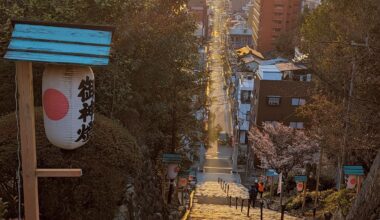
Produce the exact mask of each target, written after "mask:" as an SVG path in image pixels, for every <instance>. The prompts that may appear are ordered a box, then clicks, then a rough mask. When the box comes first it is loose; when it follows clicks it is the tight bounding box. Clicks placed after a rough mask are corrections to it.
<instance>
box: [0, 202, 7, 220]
mask: <svg viewBox="0 0 380 220" xmlns="http://www.w3.org/2000/svg"><path fill="white" fill-rule="evenodd" d="M7 205H8V204H7V203H6V202H3V199H2V198H0V220H3V219H5V214H7Z"/></svg>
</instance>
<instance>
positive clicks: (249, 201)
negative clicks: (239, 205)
mask: <svg viewBox="0 0 380 220" xmlns="http://www.w3.org/2000/svg"><path fill="white" fill-rule="evenodd" d="M250 207H251V199H248V206H247V208H248V210H247V217H249V209H250Z"/></svg>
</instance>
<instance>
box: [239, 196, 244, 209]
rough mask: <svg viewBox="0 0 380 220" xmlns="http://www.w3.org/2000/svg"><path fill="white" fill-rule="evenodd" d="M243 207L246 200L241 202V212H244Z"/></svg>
mask: <svg viewBox="0 0 380 220" xmlns="http://www.w3.org/2000/svg"><path fill="white" fill-rule="evenodd" d="M243 206H244V199H242V200H241V208H240V212H243Z"/></svg>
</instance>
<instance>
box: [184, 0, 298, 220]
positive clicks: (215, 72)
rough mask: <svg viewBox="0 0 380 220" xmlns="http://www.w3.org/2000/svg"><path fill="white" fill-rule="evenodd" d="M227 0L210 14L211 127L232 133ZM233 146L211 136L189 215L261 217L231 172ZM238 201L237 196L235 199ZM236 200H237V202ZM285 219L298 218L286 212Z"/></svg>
mask: <svg viewBox="0 0 380 220" xmlns="http://www.w3.org/2000/svg"><path fill="white" fill-rule="evenodd" d="M224 4H225V1H224V0H218V1H211V2H210V5H209V7H210V9H211V11H212V13H211V14H212V16H211V18H210V23H211V24H212V28H211V39H210V43H209V51H210V53H209V56H208V67H209V70H210V71H211V76H210V84H209V88H208V90H209V93H208V95H209V98H210V100H211V106H210V109H209V110H210V122H209V128H210V129H209V130H213V129H215V128H216V127H220V128H221V132H223V133H227V134H228V135H229V136H232V135H233V125H232V115H231V103H230V101H229V98H228V94H227V90H226V89H225V88H226V83H225V80H224V69H223V66H224V59H223V55H224V50H225V49H227V48H225V37H226V36H225V35H226V22H227V13H226V12H225V5H224ZM232 155H233V148H232V147H230V146H225V145H223V146H220V145H218V142H217V141H216V140H210V143H209V149H208V150H207V152H206V155H205V164H204V169H203V171H204V172H203V173H202V172H201V173H198V174H197V180H198V184H197V188H196V193H195V197H194V204H193V208H192V211H191V213H190V219H258V218H259V217H260V209H259V208H257V207H256V208H251V210H250V216H249V217H247V200H248V197H249V195H248V189H247V188H245V187H244V186H243V185H242V184H240V182H241V181H240V176H239V174H237V173H232ZM219 178H221V179H223V180H224V181H226V182H227V183H228V184H229V195H228V196H232V198H236V197H237V198H239V201H241V199H245V205H244V207H243V211H242V212H241V210H240V204H241V202H240V203H239V208H238V209H236V208H235V206H234V205H233V206H232V207H230V206H229V199H228V196H227V194H226V192H224V191H223V190H222V189H221V187H220V184H219V183H218V179H219ZM234 201H235V200H234ZM234 204H235V203H234ZM263 213H264V215H263V216H264V219H268V220H269V219H280V213H278V212H274V211H271V210H268V209H264V212H263ZM285 219H297V218H293V217H289V216H285Z"/></svg>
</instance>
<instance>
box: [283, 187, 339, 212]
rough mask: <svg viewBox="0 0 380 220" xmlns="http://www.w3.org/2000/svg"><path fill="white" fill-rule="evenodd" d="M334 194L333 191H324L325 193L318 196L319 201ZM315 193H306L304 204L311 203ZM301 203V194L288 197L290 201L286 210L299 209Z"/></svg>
mask: <svg viewBox="0 0 380 220" xmlns="http://www.w3.org/2000/svg"><path fill="white" fill-rule="evenodd" d="M332 193H334V190H332V189H330V190H326V191H320V192H319V195H318V200H319V201H324V200H325V199H326V197H328V196H329V195H331V194H332ZM315 194H316V192H315V191H313V192H306V204H308V203H311V202H313V201H314V199H315ZM302 202H303V193H297V195H295V196H292V197H290V199H289V200H288V201H287V203H286V204H285V205H286V210H291V209H300V208H301V207H302Z"/></svg>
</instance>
